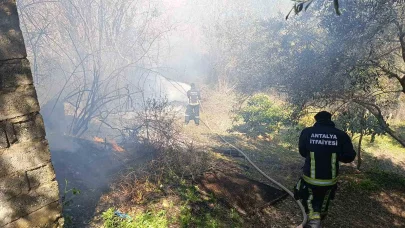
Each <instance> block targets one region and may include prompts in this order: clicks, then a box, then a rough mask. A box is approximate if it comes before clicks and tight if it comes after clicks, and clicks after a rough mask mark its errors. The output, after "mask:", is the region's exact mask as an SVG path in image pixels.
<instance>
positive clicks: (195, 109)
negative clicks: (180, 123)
mask: <svg viewBox="0 0 405 228" xmlns="http://www.w3.org/2000/svg"><path fill="white" fill-rule="evenodd" d="M191 119H193V120H194V123H195V124H197V125H198V124H200V105H187V109H186V124H188V123H189V122H190V120H191Z"/></svg>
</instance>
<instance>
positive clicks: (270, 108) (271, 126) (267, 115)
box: [234, 94, 289, 135]
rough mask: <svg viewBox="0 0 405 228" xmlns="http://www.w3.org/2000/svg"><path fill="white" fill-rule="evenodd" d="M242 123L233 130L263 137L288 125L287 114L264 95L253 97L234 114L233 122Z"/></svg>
mask: <svg viewBox="0 0 405 228" xmlns="http://www.w3.org/2000/svg"><path fill="white" fill-rule="evenodd" d="M240 120H242V121H243V124H241V125H237V126H235V128H234V129H235V130H238V131H241V132H246V133H248V134H251V135H265V134H269V133H272V132H277V131H279V130H280V129H281V127H282V126H283V125H284V124H286V123H288V120H289V113H288V111H287V110H285V109H282V108H281V107H280V106H278V105H276V104H275V103H274V102H273V101H271V99H270V97H269V96H267V95H265V94H257V95H254V96H253V97H252V98H250V99H249V100H248V101H247V105H246V106H245V107H243V108H242V109H241V110H239V111H237V112H236V116H235V118H234V121H240Z"/></svg>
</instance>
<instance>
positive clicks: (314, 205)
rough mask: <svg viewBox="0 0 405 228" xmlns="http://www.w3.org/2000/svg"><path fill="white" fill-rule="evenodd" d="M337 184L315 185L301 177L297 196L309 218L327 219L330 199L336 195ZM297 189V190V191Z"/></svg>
mask: <svg viewBox="0 0 405 228" xmlns="http://www.w3.org/2000/svg"><path fill="white" fill-rule="evenodd" d="M336 189H337V185H333V186H314V185H311V184H308V183H306V182H305V181H304V180H302V179H300V180H299V181H298V183H297V185H296V190H297V191H298V193H296V194H297V195H299V196H297V197H296V198H298V199H301V201H302V205H303V206H304V208H305V212H306V213H307V215H308V220H315V219H321V220H323V219H325V217H326V216H327V214H328V208H329V203H330V200H333V199H334V197H335V192H336ZM297 191H296V192H297Z"/></svg>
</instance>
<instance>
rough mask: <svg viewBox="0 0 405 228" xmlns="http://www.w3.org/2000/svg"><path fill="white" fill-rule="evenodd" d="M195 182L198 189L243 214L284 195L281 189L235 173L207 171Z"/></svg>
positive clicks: (249, 212) (267, 204)
mask: <svg viewBox="0 0 405 228" xmlns="http://www.w3.org/2000/svg"><path fill="white" fill-rule="evenodd" d="M197 182H198V183H199V188H200V189H202V190H204V191H206V192H210V193H213V194H214V195H215V197H216V198H218V199H221V200H222V201H224V202H225V203H226V204H227V205H229V207H230V208H235V209H237V211H238V212H239V213H241V214H243V215H247V214H251V213H252V212H254V211H256V210H257V209H260V208H264V207H267V206H269V205H271V204H272V203H274V202H276V201H277V200H280V199H281V198H283V197H285V196H286V194H285V193H284V192H283V191H280V190H278V189H276V188H274V187H272V186H269V185H266V184H264V183H261V182H259V181H256V180H252V179H250V178H248V177H246V176H244V175H241V174H237V173H223V172H220V171H216V172H207V173H205V174H204V175H203V176H202V177H201V178H200V179H198V180H197Z"/></svg>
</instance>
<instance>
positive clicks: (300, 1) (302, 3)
mask: <svg viewBox="0 0 405 228" xmlns="http://www.w3.org/2000/svg"><path fill="white" fill-rule="evenodd" d="M292 1H293V2H295V4H294V6H293V7H292V9H291V10H290V12H289V13H288V14H287V16H286V17H285V19H286V20H287V19H288V17H289V16H290V14H291V12H292V11H294V13H295V15H297V14H299V13H300V12H301V11H302V10H303V9H305V11H306V10H307V9H308V8H309V6H310V5H311V4H312V3H313V2H314V0H292ZM333 6H334V8H335V13H336V15H339V16H340V15H341V12H340V9H339V0H333Z"/></svg>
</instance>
